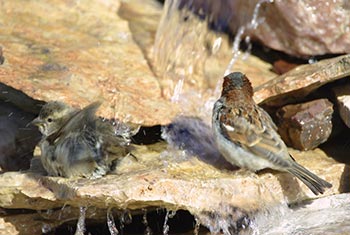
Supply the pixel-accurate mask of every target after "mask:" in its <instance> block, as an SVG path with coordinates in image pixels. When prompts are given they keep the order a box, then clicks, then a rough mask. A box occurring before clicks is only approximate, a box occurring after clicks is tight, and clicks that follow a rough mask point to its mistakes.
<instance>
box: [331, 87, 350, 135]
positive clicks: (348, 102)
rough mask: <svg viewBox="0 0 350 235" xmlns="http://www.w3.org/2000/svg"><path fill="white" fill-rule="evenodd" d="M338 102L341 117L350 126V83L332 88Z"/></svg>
mask: <svg viewBox="0 0 350 235" xmlns="http://www.w3.org/2000/svg"><path fill="white" fill-rule="evenodd" d="M332 90H333V92H334V94H335V96H336V99H337V103H338V109H339V114H340V117H341V118H342V120H343V122H344V123H345V124H346V125H347V126H348V127H349V128H350V84H345V85H340V86H336V87H333V88H332Z"/></svg>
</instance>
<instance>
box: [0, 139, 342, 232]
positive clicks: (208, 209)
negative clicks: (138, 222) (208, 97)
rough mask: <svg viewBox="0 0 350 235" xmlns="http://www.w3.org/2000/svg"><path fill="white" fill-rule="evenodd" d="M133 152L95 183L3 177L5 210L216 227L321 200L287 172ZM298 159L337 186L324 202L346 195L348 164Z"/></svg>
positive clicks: (153, 148)
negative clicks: (178, 213)
mask: <svg viewBox="0 0 350 235" xmlns="http://www.w3.org/2000/svg"><path fill="white" fill-rule="evenodd" d="M199 141H205V139H200V140H199ZM133 154H134V155H135V156H136V158H137V159H138V160H137V161H135V159H134V158H133V157H126V158H124V159H123V160H121V162H120V163H119V164H118V165H117V169H116V171H115V172H114V173H112V174H109V175H107V176H106V177H103V178H100V179H96V180H89V179H84V178H80V179H79V178H72V179H65V178H60V177H45V176H42V175H40V174H38V173H35V172H7V173H4V174H1V175H0V185H1V186H2V187H0V207H2V208H12V209H15V208H17V209H19V208H21V209H31V210H47V209H53V208H60V207H63V206H64V205H65V206H72V207H80V206H89V207H95V208H100V209H107V208H116V209H119V210H124V209H129V210H131V211H134V210H138V209H142V208H147V207H155V208H167V209H168V210H179V209H183V210H187V211H189V212H190V213H191V214H192V215H194V216H195V217H196V218H198V219H199V222H200V223H201V224H203V225H204V226H207V227H209V226H212V224H210V223H209V222H211V223H212V222H213V217H214V218H218V219H222V220H225V221H226V222H227V223H229V224H231V225H233V224H235V223H236V222H237V221H233V220H232V219H233V218H236V219H237V220H241V219H243V220H244V218H249V217H250V216H251V215H253V214H254V213H255V212H257V211H261V210H263V209H264V208H270V207H271V206H273V205H277V204H280V203H281V202H288V203H292V202H300V201H302V200H305V199H308V198H314V195H313V194H312V192H311V191H310V190H309V189H308V188H307V187H306V186H305V185H303V183H301V182H300V181H298V180H297V179H295V178H294V177H292V176H291V175H289V174H288V173H273V174H272V173H270V172H268V171H266V172H261V173H259V174H255V173H252V172H248V171H245V170H229V169H227V168H226V167H221V166H220V165H215V166H213V165H212V164H211V163H209V161H205V160H204V159H203V158H201V157H196V156H192V155H188V154H186V153H185V152H184V151H183V150H181V149H180V150H175V149H173V148H169V149H167V148H166V145H165V144H164V143H158V144H155V145H149V146H139V147H137V148H136V150H135V151H134V152H133ZM291 154H292V155H293V157H294V158H295V159H296V161H298V162H299V163H300V164H302V165H303V166H305V167H307V168H308V169H310V170H311V171H313V172H314V173H315V174H317V175H319V176H320V177H322V178H324V179H325V180H327V181H329V182H330V183H332V184H333V187H332V188H331V189H327V190H326V192H325V194H324V195H323V196H327V195H331V194H335V193H339V192H342V191H343V190H345V189H344V188H343V186H342V185H344V183H343V182H342V180H339V179H342V176H344V174H345V173H346V172H345V165H344V164H342V163H337V162H335V161H334V160H333V159H331V158H329V157H327V155H326V154H325V152H323V151H321V150H320V149H316V150H313V151H308V152H299V151H295V150H291ZM203 156H206V157H210V156H209V155H203ZM203 156H202V157H203ZM343 180H346V177H344V179H343Z"/></svg>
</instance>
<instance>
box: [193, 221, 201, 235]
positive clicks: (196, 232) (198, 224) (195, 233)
mask: <svg viewBox="0 0 350 235" xmlns="http://www.w3.org/2000/svg"><path fill="white" fill-rule="evenodd" d="M194 220H195V221H196V224H195V225H194V230H193V234H194V235H198V233H199V228H200V227H201V223H200V221H199V219H198V218H194Z"/></svg>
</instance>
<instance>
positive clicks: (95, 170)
mask: <svg viewBox="0 0 350 235" xmlns="http://www.w3.org/2000/svg"><path fill="white" fill-rule="evenodd" d="M100 104H101V103H99V102H95V103H92V104H90V105H88V106H86V107H85V108H83V109H81V110H78V109H74V108H72V107H70V106H68V105H66V104H64V103H62V102H58V101H52V102H48V103H47V104H45V105H44V106H43V107H42V109H41V111H40V113H39V116H38V117H37V118H36V119H34V120H33V121H32V124H34V125H36V126H38V127H39V130H40V132H41V133H42V135H43V136H42V139H41V141H40V142H39V147H40V149H41V162H42V165H43V167H44V168H45V170H46V171H47V172H48V174H49V175H51V176H62V177H68V178H69V177H74V176H82V177H88V178H98V177H101V176H103V175H105V174H106V173H107V172H108V171H110V170H111V167H112V165H113V164H114V161H115V160H116V159H118V158H121V157H124V156H126V155H128V146H129V143H130V138H129V137H130V136H128V135H127V134H125V133H126V132H123V133H124V135H118V134H117V135H116V131H115V129H114V127H113V125H112V124H111V123H109V122H108V121H103V120H102V119H100V118H98V117H96V115H95V112H96V111H97V109H98V107H99V106H100Z"/></svg>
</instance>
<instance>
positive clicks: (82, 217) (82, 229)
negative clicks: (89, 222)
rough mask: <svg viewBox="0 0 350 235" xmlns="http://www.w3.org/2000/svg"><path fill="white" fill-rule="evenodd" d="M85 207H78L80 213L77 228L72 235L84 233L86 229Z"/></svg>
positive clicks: (82, 234)
mask: <svg viewBox="0 0 350 235" xmlns="http://www.w3.org/2000/svg"><path fill="white" fill-rule="evenodd" d="M86 209H87V208H86V207H84V206H81V207H79V211H80V214H79V219H78V222H77V229H76V230H75V233H74V235H84V232H85V230H86V227H85V218H86Z"/></svg>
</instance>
